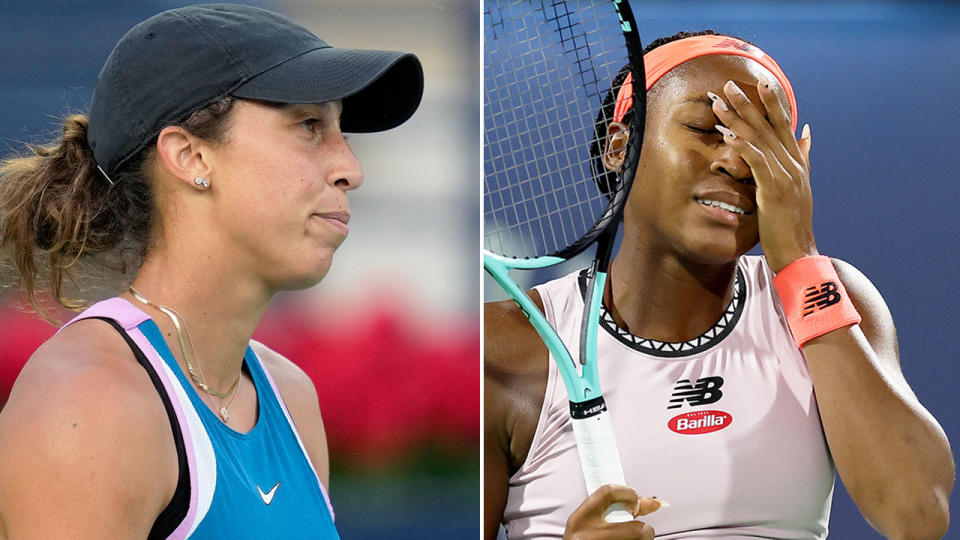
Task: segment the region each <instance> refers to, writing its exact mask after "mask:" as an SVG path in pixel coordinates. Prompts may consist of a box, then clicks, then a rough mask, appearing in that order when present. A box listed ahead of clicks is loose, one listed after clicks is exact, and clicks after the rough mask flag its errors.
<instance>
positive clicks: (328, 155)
mask: <svg viewBox="0 0 960 540" xmlns="http://www.w3.org/2000/svg"><path fill="white" fill-rule="evenodd" d="M422 91H423V74H422V70H421V67H420V64H419V61H418V60H417V59H416V57H414V56H413V55H410V54H405V53H400V52H392V51H368V50H345V49H335V48H333V47H331V46H329V45H328V44H327V43H325V42H323V41H322V40H320V39H319V38H317V37H316V36H314V35H313V34H312V33H310V32H309V31H308V30H307V29H305V28H303V27H302V26H299V25H297V24H295V23H293V22H291V21H290V20H288V19H286V18H284V17H281V16H279V15H277V14H274V13H271V12H269V11H265V10H262V9H258V8H252V7H245V6H236V5H227V4H220V5H205V6H191V7H186V8H181V9H175V10H171V11H167V12H164V13H161V14H159V15H156V16H154V17H152V18H150V19H148V20H147V21H144V22H143V23H141V24H139V25H137V26H136V27H134V28H133V29H132V30H130V31H129V32H128V33H127V34H126V35H125V36H124V37H123V38H122V39H121V40H120V42H119V43H118V44H117V46H116V47H115V48H114V50H113V52H112V53H111V55H110V57H109V58H108V59H107V62H106V64H105V65H104V67H103V69H102V71H101V73H100V76H99V78H98V79H97V83H96V85H95V88H94V93H93V98H92V101H91V106H90V114H89V118H88V117H85V116H83V115H74V116H71V117H69V118H67V119H66V121H65V123H64V126H63V136H62V138H61V139H60V140H58V141H56V142H55V143H53V144H52V145H50V146H47V147H38V148H36V149H34V151H33V155H29V156H25V157H19V158H13V159H9V160H6V161H4V162H3V165H2V168H0V218H2V221H0V225H2V237H0V253H2V254H3V255H4V256H6V257H10V258H11V260H13V261H14V262H15V266H16V269H17V271H18V275H19V280H20V284H21V286H22V288H23V289H24V290H25V291H26V293H27V295H28V298H29V299H30V301H31V302H32V304H33V306H34V307H35V309H36V310H37V311H38V312H39V313H41V314H44V313H45V312H44V310H43V308H42V305H41V302H40V300H39V293H38V290H39V289H40V288H41V287H40V284H41V282H44V281H46V282H48V286H49V288H50V291H51V292H52V293H53V296H54V298H55V299H56V300H57V301H58V302H59V303H61V304H62V305H64V306H67V307H70V308H79V307H85V304H83V303H82V302H79V301H76V300H73V299H72V298H71V297H70V296H71V295H70V293H69V292H68V288H67V285H68V284H73V283H78V282H79V283H81V285H82V284H83V283H84V279H85V278H87V277H89V273H90V272H89V270H90V269H91V268H93V269H95V270H96V271H97V272H100V273H101V274H102V273H106V272H109V271H117V270H119V271H120V272H122V273H123V274H124V275H132V276H133V278H132V282H131V280H129V279H125V280H123V283H121V284H118V285H120V286H126V285H127V284H129V287H128V288H127V289H126V290H125V291H124V292H123V293H121V294H120V295H119V296H116V297H114V298H111V299H108V300H105V301H103V302H100V303H97V304H94V305H93V306H90V307H89V308H88V309H87V310H86V311H84V312H83V313H82V314H81V315H80V316H78V317H77V318H76V319H74V320H73V321H71V322H70V323H68V325H67V326H65V327H64V328H62V329H61V331H60V332H58V334H57V335H56V336H55V337H53V338H52V339H50V340H49V341H48V342H46V343H45V344H44V345H43V346H41V347H40V349H38V350H37V352H36V353H35V354H34V355H33V357H32V358H31V359H30V361H29V362H28V363H27V365H26V367H25V368H24V369H23V371H22V373H21V375H20V378H19V379H18V381H17V384H16V386H15V387H14V389H13V391H12V393H11V395H10V400H9V401H8V403H7V404H6V406H5V408H4V409H3V413H2V415H0V455H2V456H3V459H2V462H0V539H2V538H61V537H66V536H71V537H83V538H88V537H89V538H107V537H117V538H143V537H149V538H185V537H187V536H194V537H198V538H239V537H249V536H255V537H257V538H304V537H310V538H336V537H337V533H336V529H335V527H334V525H333V510H332V508H331V507H330V503H329V499H328V497H327V492H326V482H327V476H328V464H327V448H326V440H325V436H324V431H323V424H322V421H321V418H320V411H319V409H318V406H317V397H316V391H315V389H314V388H313V386H312V384H311V382H310V380H309V379H308V378H307V376H306V375H305V374H304V373H303V372H302V371H300V370H299V369H298V368H297V367H296V366H294V365H293V364H292V363H291V362H289V361H288V360H286V359H285V358H283V357H281V356H279V355H278V354H276V353H275V352H273V351H271V350H269V349H267V348H266V347H264V346H263V345H261V344H259V343H256V342H253V341H251V339H250V338H251V336H252V334H253V331H254V329H255V327H256V325H257V323H258V321H259V319H260V317H261V315H262V314H263V312H264V310H265V309H266V307H267V304H268V302H269V301H270V299H271V297H272V296H273V295H274V294H275V293H276V292H278V291H281V290H287V289H299V288H304V287H308V286H311V285H313V284H315V283H317V282H318V281H320V280H321V279H322V278H323V277H324V275H325V274H326V272H327V270H328V269H329V266H330V263H331V259H332V257H333V252H334V251H335V250H336V248H337V247H338V246H339V245H340V243H342V242H343V240H344V239H345V237H346V235H347V232H348V221H349V208H348V203H347V195H348V192H349V191H350V190H353V189H356V188H357V187H359V185H360V184H361V183H362V181H363V178H362V173H361V171H360V167H359V163H358V162H357V160H356V157H355V156H354V155H353V153H352V151H351V150H350V148H349V146H348V145H347V144H346V141H345V139H344V137H343V132H371V131H381V130H385V129H390V128H392V127H395V126H397V125H399V124H401V123H403V122H404V121H405V120H406V119H407V118H409V117H410V116H411V115H412V114H413V112H414V111H415V110H416V108H417V106H418V105H419V102H420V97H421V95H422ZM81 269H87V272H86V273H84V272H82V271H81Z"/></svg>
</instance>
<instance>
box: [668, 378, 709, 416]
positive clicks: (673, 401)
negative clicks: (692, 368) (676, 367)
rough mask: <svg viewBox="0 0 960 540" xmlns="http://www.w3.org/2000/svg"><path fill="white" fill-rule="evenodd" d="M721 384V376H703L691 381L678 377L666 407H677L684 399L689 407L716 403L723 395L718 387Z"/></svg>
mask: <svg viewBox="0 0 960 540" xmlns="http://www.w3.org/2000/svg"><path fill="white" fill-rule="evenodd" d="M721 386H723V377H703V378H701V379H697V382H695V383H691V382H690V379H680V380H679V381H677V384H676V386H674V387H673V395H672V396H670V404H669V405H667V409H677V408H680V407H681V406H682V405H683V402H684V401H686V402H687V403H688V404H689V405H690V406H691V407H696V406H698V405H708V404H710V403H716V402H717V401H720V398H721V397H723V392H721V391H720V387H721Z"/></svg>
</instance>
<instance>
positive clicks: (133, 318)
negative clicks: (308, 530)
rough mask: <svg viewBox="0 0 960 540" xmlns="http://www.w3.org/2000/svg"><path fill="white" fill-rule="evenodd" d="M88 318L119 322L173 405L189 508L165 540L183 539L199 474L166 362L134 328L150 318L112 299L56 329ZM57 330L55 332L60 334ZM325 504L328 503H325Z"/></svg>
mask: <svg viewBox="0 0 960 540" xmlns="http://www.w3.org/2000/svg"><path fill="white" fill-rule="evenodd" d="M92 317H105V318H108V319H113V320H115V321H117V322H118V323H120V326H122V327H123V328H124V329H125V330H126V331H127V334H129V336H130V338H131V339H133V342H134V343H136V344H137V346H138V347H140V351H141V352H143V354H144V356H146V358H147V360H148V361H149V362H150V365H151V366H153V370H154V371H155V372H156V373H157V376H158V377H159V378H160V382H161V383H162V384H163V388H164V391H165V392H166V393H167V397H168V398H169V399H170V402H171V403H172V404H173V410H174V412H175V413H176V415H177V421H178V422H179V423H180V433H181V435H182V436H183V446H184V449H185V450H186V453H187V474H188V476H189V477H190V507H189V508H188V510H187V515H186V516H185V517H184V518H183V521H181V522H180V524H179V525H177V528H176V529H174V531H173V532H172V533H170V536H168V537H167V538H168V539H173V540H180V539H183V538H186V537H187V535H188V534H189V532H190V528H191V527H192V524H193V520H194V519H195V518H196V514H197V506H198V501H199V489H200V488H199V486H198V476H199V475H198V474H197V464H196V462H197V459H196V456H195V455H194V451H193V438H192V437H191V434H190V427H189V424H188V423H187V417H186V415H185V414H184V412H183V408H182V407H181V405H180V400H179V399H178V398H177V394H176V391H175V390H174V388H173V385H172V383H171V381H170V378H169V377H168V376H167V371H166V369H165V366H166V363H165V362H164V361H163V359H162V358H160V355H159V354H158V353H157V350H156V349H155V348H154V347H153V345H152V344H151V343H150V340H149V339H147V336H145V335H144V334H143V332H141V331H140V330H139V328H138V327H139V326H140V324H142V323H143V322H144V321H147V320H150V319H151V318H150V315H147V314H146V313H144V312H143V311H141V310H140V309H138V308H137V307H136V306H134V305H133V304H131V303H130V302H129V301H127V300H125V299H123V298H120V297H115V298H110V299H107V300H104V301H102V302H98V303H96V304H94V305H92V306H90V307H89V308H87V309H86V310H85V311H84V312H83V313H81V314H79V315H77V316H76V317H74V318H73V319H72V320H71V321H70V322H68V323H67V324H65V325H63V327H62V328H60V330H63V329H64V328H66V327H67V326H70V325H71V324H73V323H75V322H77V321H80V320H83V319H89V318H92ZM60 330H58V331H57V332H60ZM327 504H329V502H328V503H327Z"/></svg>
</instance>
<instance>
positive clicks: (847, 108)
mask: <svg viewBox="0 0 960 540" xmlns="http://www.w3.org/2000/svg"><path fill="white" fill-rule="evenodd" d="M630 2H631V5H632V7H633V10H634V14H635V15H636V19H637V22H638V26H639V29H640V33H641V36H642V38H643V41H644V43H648V42H650V41H652V40H653V39H655V38H657V37H662V36H669V35H672V34H674V33H676V32H678V31H696V30H703V29H708V28H709V29H714V30H716V31H718V32H722V33H729V34H733V35H736V36H739V37H741V38H744V39H747V40H749V41H752V42H754V43H755V44H756V45H758V46H759V47H761V48H762V49H764V50H765V51H766V52H767V53H769V54H770V55H772V56H773V57H774V58H775V59H776V60H777V62H778V63H779V64H780V66H781V67H782V68H783V70H784V71H785V72H786V74H787V76H788V77H789V78H790V81H791V83H792V84H793V88H794V90H795V92H796V95H797V101H798V106H799V120H800V126H802V125H803V123H804V122H808V123H810V125H811V129H812V136H813V146H812V156H811V159H812V172H811V182H812V186H813V194H814V227H815V234H816V239H817V244H818V247H819V249H820V252H821V253H824V254H828V255H831V256H834V257H838V258H841V259H845V260H846V261H849V262H850V263H852V264H854V265H856V266H857V267H858V268H860V270H862V271H863V272H864V273H865V274H866V275H867V276H868V277H869V278H870V279H871V280H872V281H873V283H874V284H875V285H876V286H877V288H878V289H879V290H880V292H881V293H882V294H883V296H884V298H885V299H886V301H887V304H888V305H889V307H890V310H891V311H892V313H893V317H894V321H895V323H896V326H897V331H898V335H899V342H900V355H901V363H902V366H903V371H904V373H905V375H906V378H907V381H908V382H909V383H910V384H911V386H912V387H913V389H914V390H915V392H916V394H917V396H918V397H919V399H920V401H921V402H922V403H923V404H924V405H925V406H926V407H927V408H928V409H929V410H930V412H932V413H933V415H934V416H936V418H937V419H938V420H939V421H940V423H941V425H943V427H944V429H945V430H946V432H947V436H948V438H949V439H950V441H951V443H952V445H953V447H954V452H955V453H956V452H957V445H958V444H960V407H958V404H960V398H958V381H960V354H958V352H957V348H956V345H955V341H956V339H957V334H958V323H957V315H956V311H957V307H958V304H960V292H958V287H957V279H956V277H955V274H956V269H957V268H958V267H960V249H958V248H960V240H958V231H960V210H958V208H957V205H958V201H960V152H958V151H957V138H958V136H960V100H958V96H960V92H958V86H960V6H958V5H957V4H956V3H949V2H845V1H834V2H803V1H800V2H759V1H752V2H705V1H697V2H685V1H680V2H664V1H646V0H630ZM585 265H586V261H584V260H581V261H580V262H574V263H572V264H571V266H568V267H566V269H557V270H555V271H554V272H552V273H548V274H540V275H539V276H536V277H533V278H532V279H531V281H528V282H527V283H526V285H531V284H533V283H535V282H538V281H543V280H545V279H546V278H549V277H551V276H553V275H561V274H563V273H566V272H567V271H569V270H571V269H572V268H573V267H582V266H585ZM517 277H520V275H519V273H518V276H517ZM521 285H524V283H521ZM484 291H485V299H486V300H488V301H490V300H494V299H500V298H503V297H504V296H502V293H501V292H500V291H499V289H498V287H497V286H496V284H495V283H494V282H493V281H492V279H489V278H485V285H484ZM890 429H896V426H890ZM890 467H897V464H896V463H891V464H890ZM784 489H785V490H787V489H790V486H784ZM957 501H958V497H957V496H956V495H954V496H952V497H951V514H952V516H953V518H954V521H956V520H957V518H958V517H960V503H958V502H957ZM830 530H831V534H830V536H831V538H840V539H860V538H877V537H879V535H878V534H877V533H876V532H874V531H873V530H872V529H871V528H870V527H869V526H868V525H867V524H866V522H865V521H864V520H863V518H862V517H861V516H860V513H859V511H858V510H857V508H856V506H855V505H854V503H853V502H852V501H851V500H850V498H849V496H848V495H847V493H846V491H845V490H844V489H843V488H842V484H841V482H839V481H838V482H837V490H836V494H835V497H834V506H833V512H832V518H831V522H830ZM958 531H960V525H957V524H954V525H953V526H952V527H951V529H950V532H949V533H948V534H947V536H946V537H947V538H960V532H958Z"/></svg>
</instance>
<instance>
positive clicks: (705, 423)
mask: <svg viewBox="0 0 960 540" xmlns="http://www.w3.org/2000/svg"><path fill="white" fill-rule="evenodd" d="M731 422H733V417H732V416H730V414H728V413H725V412H723V411H693V412H688V413H684V414H680V415H677V416H674V417H673V418H671V419H670V421H669V422H667V427H669V428H670V431H673V432H674V433H679V434H680V435H701V434H703V433H713V432H714V431H720V430H721V429H723V428H725V427H727V426H729V425H730V423H731Z"/></svg>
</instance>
